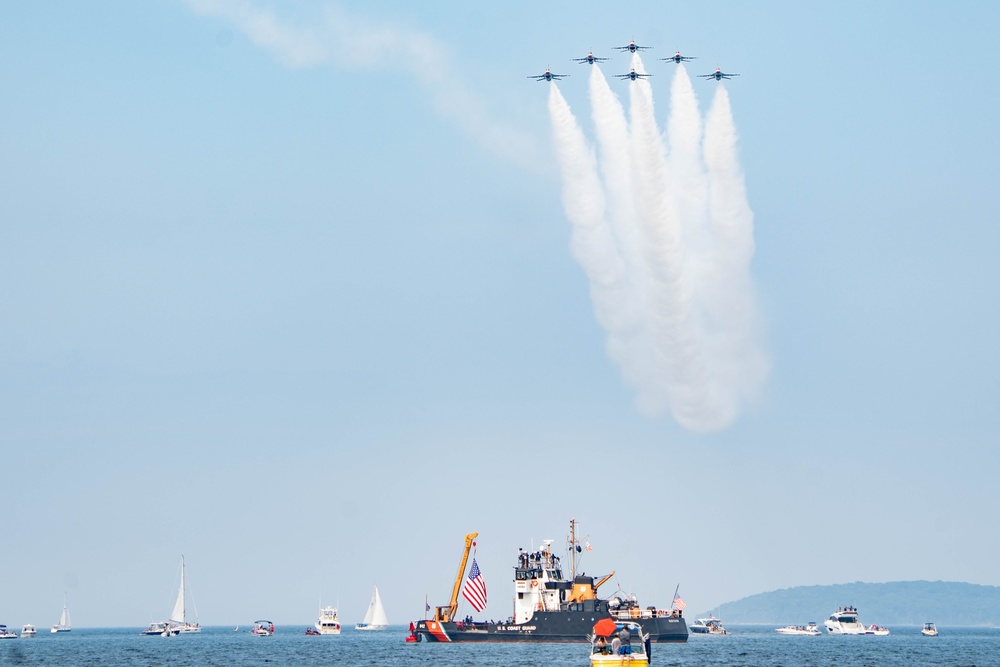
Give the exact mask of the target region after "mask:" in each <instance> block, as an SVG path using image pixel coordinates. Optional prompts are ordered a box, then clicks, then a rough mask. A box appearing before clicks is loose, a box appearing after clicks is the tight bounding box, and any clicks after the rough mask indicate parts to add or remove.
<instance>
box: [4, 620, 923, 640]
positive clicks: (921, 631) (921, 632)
mask: <svg viewBox="0 0 1000 667" xmlns="http://www.w3.org/2000/svg"><path fill="white" fill-rule="evenodd" d="M920 634H922V635H923V636H924V637H937V636H938V631H937V628H936V627H935V626H934V624H933V623H924V627H923V628H922V629H921V630H920ZM21 636H22V637H23V636H24V632H22V633H21Z"/></svg>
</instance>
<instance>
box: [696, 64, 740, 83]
mask: <svg viewBox="0 0 1000 667" xmlns="http://www.w3.org/2000/svg"><path fill="white" fill-rule="evenodd" d="M698 76H700V77H701V78H703V79H715V80H716V81H722V80H723V79H732V78H733V77H734V76H739V74H726V73H725V72H723V71H722V70H721V69H719V68H718V67H716V68H715V71H714V72H712V73H711V74H699V75H698Z"/></svg>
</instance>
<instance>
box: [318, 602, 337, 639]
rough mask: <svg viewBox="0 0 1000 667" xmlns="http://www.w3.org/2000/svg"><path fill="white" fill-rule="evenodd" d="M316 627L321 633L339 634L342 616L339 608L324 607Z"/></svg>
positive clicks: (320, 611)
mask: <svg viewBox="0 0 1000 667" xmlns="http://www.w3.org/2000/svg"><path fill="white" fill-rule="evenodd" d="M315 627H316V631H317V632H318V633H319V634H321V635H339V634H340V617H339V616H338V615H337V608H336V607H323V608H322V609H320V610H319V618H318V619H316V626H315Z"/></svg>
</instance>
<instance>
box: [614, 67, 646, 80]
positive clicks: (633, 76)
mask: <svg viewBox="0 0 1000 667" xmlns="http://www.w3.org/2000/svg"><path fill="white" fill-rule="evenodd" d="M647 76H653V75H652V74H639V73H638V72H636V71H635V70H634V69H633V70H632V71H631V72H629V73H628V74H615V77H616V78H618V79H631V80H632V81H635V80H637V79H645V78H646V77H647Z"/></svg>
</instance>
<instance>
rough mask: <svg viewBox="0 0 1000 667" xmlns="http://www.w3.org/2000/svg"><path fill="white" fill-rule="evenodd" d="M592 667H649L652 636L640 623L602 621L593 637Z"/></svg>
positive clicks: (591, 647)
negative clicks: (646, 632)
mask: <svg viewBox="0 0 1000 667" xmlns="http://www.w3.org/2000/svg"><path fill="white" fill-rule="evenodd" d="M589 639H590V664H591V667H611V666H615V667H617V666H618V665H621V666H622V667H645V666H646V665H648V664H649V659H650V653H651V648H652V647H651V645H650V641H649V635H648V634H645V633H643V631H642V627H641V626H640V625H639V624H638V623H632V622H626V623H617V622H615V620H614V619H611V618H602V619H601V620H599V621H597V623H595V624H594V633H593V634H592V635H591V636H590V638H589Z"/></svg>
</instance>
